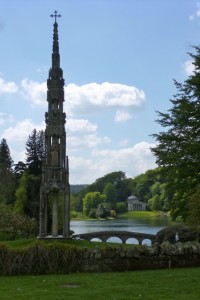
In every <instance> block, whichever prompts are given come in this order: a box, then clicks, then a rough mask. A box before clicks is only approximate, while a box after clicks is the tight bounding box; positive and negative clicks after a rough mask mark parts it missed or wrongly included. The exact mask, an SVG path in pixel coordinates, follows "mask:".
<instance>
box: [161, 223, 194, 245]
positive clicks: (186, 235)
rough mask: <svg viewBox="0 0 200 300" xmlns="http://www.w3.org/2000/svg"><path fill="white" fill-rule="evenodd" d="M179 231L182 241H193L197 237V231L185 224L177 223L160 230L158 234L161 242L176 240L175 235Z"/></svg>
mask: <svg viewBox="0 0 200 300" xmlns="http://www.w3.org/2000/svg"><path fill="white" fill-rule="evenodd" d="M176 233H178V236H179V240H180V242H187V241H193V240H196V239H197V235H198V233H197V231H195V230H193V229H192V228H190V227H188V226H185V225H183V224H176V225H172V226H169V227H167V228H164V229H162V230H160V231H159V232H158V233H157V235H156V240H157V241H158V242H159V243H162V242H164V241H169V242H171V243H174V242H175V235H176Z"/></svg>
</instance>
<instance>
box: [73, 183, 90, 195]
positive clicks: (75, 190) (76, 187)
mask: <svg viewBox="0 0 200 300" xmlns="http://www.w3.org/2000/svg"><path fill="white" fill-rule="evenodd" d="M87 186H88V185H87V184H71V185H70V191H71V193H72V194H74V195H76V194H78V193H79V192H80V191H81V190H83V189H84V188H85V187H87Z"/></svg>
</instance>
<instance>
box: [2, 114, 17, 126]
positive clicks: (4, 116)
mask: <svg viewBox="0 0 200 300" xmlns="http://www.w3.org/2000/svg"><path fill="white" fill-rule="evenodd" d="M13 121H14V117H13V115H12V114H9V115H7V114H5V113H2V112H0V125H2V124H5V123H12V122H13Z"/></svg>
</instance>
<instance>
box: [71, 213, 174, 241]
mask: <svg viewBox="0 0 200 300" xmlns="http://www.w3.org/2000/svg"><path fill="white" fill-rule="evenodd" d="M70 224H71V225H70V229H71V230H73V231H74V234H80V233H88V232H94V231H116V230H117V231H119V230H121V231H134V232H141V233H149V234H156V233H157V232H158V231H159V230H161V229H163V228H165V227H166V226H167V225H169V224H170V219H169V218H168V217H155V218H135V219H114V220H101V221H100V220H86V221H83V220H81V221H76V220H71V222H70ZM109 242H119V240H118V239H117V238H111V239H109ZM131 243H135V242H134V241H131Z"/></svg>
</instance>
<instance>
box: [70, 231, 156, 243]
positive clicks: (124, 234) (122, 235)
mask: <svg viewBox="0 0 200 300" xmlns="http://www.w3.org/2000/svg"><path fill="white" fill-rule="evenodd" d="M111 237H117V238H119V239H120V240H121V241H122V243H123V244H125V243H126V241H127V240H128V239H130V238H134V239H136V240H137V241H138V243H139V244H140V245H141V244H142V242H143V240H146V239H148V240H150V241H151V244H153V243H154V242H155V239H156V236H155V235H154V234H148V233H140V232H131V231H99V232H88V233H80V234H74V235H73V236H72V238H73V239H81V240H87V241H91V240H92V239H94V238H98V239H100V240H101V241H102V242H107V240H108V239H109V238H111Z"/></svg>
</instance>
